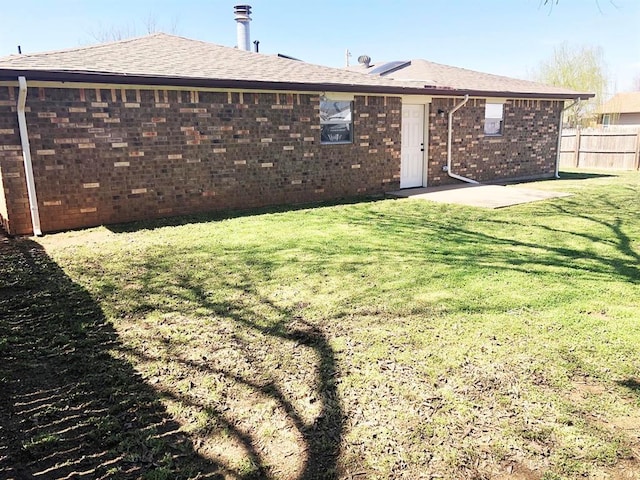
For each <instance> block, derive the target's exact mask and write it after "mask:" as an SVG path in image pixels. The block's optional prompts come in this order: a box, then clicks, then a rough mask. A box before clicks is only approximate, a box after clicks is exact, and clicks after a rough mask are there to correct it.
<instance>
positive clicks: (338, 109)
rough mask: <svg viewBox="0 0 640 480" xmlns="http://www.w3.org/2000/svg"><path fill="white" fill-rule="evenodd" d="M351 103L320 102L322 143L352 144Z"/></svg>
mask: <svg viewBox="0 0 640 480" xmlns="http://www.w3.org/2000/svg"><path fill="white" fill-rule="evenodd" d="M351 111H352V106H351V102H348V101H339V100H320V143H351V142H352V141H353V122H352V120H351V116H352V115H351Z"/></svg>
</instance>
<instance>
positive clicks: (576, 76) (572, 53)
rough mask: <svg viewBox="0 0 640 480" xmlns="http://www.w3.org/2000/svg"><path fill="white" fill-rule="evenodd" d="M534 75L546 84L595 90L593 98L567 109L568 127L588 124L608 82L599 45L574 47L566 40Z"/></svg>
mask: <svg viewBox="0 0 640 480" xmlns="http://www.w3.org/2000/svg"><path fill="white" fill-rule="evenodd" d="M534 77H535V80H537V81H539V82H543V83H546V84H549V85H555V86H558V87H565V88H569V89H571V90H574V91H577V92H585V93H595V97H594V98H592V99H590V100H584V101H581V102H579V103H578V104H576V105H575V106H574V107H572V108H571V109H569V110H568V111H567V119H566V120H567V122H568V123H569V124H570V125H571V126H578V125H581V126H584V125H588V124H589V123H590V121H591V120H592V117H593V115H594V114H595V112H596V110H597V107H598V106H599V105H600V104H601V103H602V102H603V101H604V96H605V94H606V91H607V86H608V83H609V80H608V77H607V73H606V66H605V63H604V57H603V53H602V48H600V47H589V46H582V47H577V48H574V47H570V46H569V44H568V43H566V42H565V43H563V44H561V45H560V46H558V47H556V48H555V49H554V51H553V56H552V57H551V58H549V59H548V60H545V61H543V62H541V63H540V65H539V66H538V69H537V70H536V71H535V73H534Z"/></svg>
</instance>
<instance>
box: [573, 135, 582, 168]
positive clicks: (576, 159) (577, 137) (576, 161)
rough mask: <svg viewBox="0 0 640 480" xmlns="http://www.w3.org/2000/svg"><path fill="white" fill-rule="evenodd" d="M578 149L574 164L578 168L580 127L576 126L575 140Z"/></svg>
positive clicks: (575, 153)
mask: <svg viewBox="0 0 640 480" xmlns="http://www.w3.org/2000/svg"><path fill="white" fill-rule="evenodd" d="M575 146H576V151H575V152H574V157H573V166H574V167H575V168H578V167H579V166H580V127H579V126H578V127H577V128H576V141H575Z"/></svg>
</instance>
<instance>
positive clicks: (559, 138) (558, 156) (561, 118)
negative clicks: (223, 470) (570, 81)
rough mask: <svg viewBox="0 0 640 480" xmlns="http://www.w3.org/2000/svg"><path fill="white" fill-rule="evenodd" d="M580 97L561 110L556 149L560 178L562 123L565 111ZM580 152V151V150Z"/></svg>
mask: <svg viewBox="0 0 640 480" xmlns="http://www.w3.org/2000/svg"><path fill="white" fill-rule="evenodd" d="M580 100H581V99H580V97H578V98H577V99H576V100H575V101H574V102H572V103H570V104H569V105H567V106H566V107H564V108H563V109H562V110H561V111H560V124H559V125H558V148H557V149H556V171H555V178H560V148H561V146H562V124H563V121H562V120H563V118H564V112H565V111H566V110H569V109H570V108H571V107H573V106H574V105H575V104H576V103H578V102H580ZM578 153H579V152H578Z"/></svg>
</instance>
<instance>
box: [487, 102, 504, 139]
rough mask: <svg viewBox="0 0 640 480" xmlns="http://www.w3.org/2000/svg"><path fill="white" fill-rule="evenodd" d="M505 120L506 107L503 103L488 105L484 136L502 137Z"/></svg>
mask: <svg viewBox="0 0 640 480" xmlns="http://www.w3.org/2000/svg"><path fill="white" fill-rule="evenodd" d="M503 119H504V105H503V104H502V103H487V104H486V105H485V109H484V134H485V135H502V123H503Z"/></svg>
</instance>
